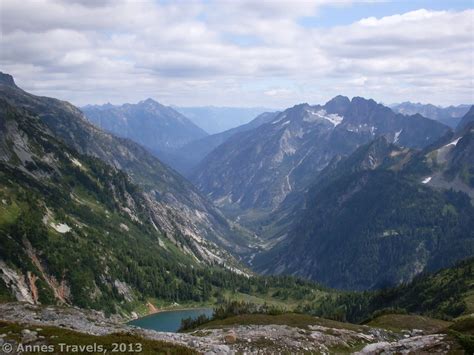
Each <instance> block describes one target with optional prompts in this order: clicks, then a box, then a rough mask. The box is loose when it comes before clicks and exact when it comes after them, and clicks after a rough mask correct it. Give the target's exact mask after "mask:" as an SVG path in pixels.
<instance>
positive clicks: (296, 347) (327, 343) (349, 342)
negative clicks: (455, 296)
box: [0, 303, 474, 354]
mask: <svg viewBox="0 0 474 355" xmlns="http://www.w3.org/2000/svg"><path fill="white" fill-rule="evenodd" d="M466 319H467V321H466ZM472 323H474V322H473V321H472V317H471V318H465V319H464V320H463V321H462V322H461V323H459V324H458V323H455V324H454V325H453V324H452V323H450V322H443V321H439V320H433V319H430V318H427V317H420V316H409V315H385V316H381V317H379V318H377V319H375V320H373V321H372V322H370V323H369V324H367V325H355V324H350V323H341V322H336V321H331V320H326V319H322V318H317V317H312V316H308V315H303V314H294V313H286V314H280V315H275V316H272V315H263V314H252V315H240V316H235V317H230V318H226V319H224V320H217V321H212V322H209V323H207V324H204V325H202V326H201V327H199V328H198V329H195V330H192V331H191V332H189V333H165V332H156V331H151V330H145V329H139V328H135V327H130V326H127V325H124V324H123V323H122V322H121V319H120V318H118V317H117V318H106V317H105V316H104V315H103V314H102V313H101V312H97V311H90V310H81V309H79V308H64V307H58V306H37V305H29V304H24V303H6V304H0V346H4V345H5V344H7V343H8V344H11V346H12V347H13V349H17V347H18V346H19V344H22V345H23V346H25V345H30V346H33V345H36V346H41V345H43V346H53V347H54V349H55V352H60V349H59V348H58V346H59V344H69V345H82V346H86V345H92V346H94V344H96V345H95V346H96V347H98V346H99V345H100V346H102V347H103V349H104V350H108V352H112V350H113V347H114V345H113V343H115V344H126V345H122V346H127V350H126V351H122V353H123V352H127V353H132V352H134V350H135V351H136V350H137V349H141V350H142V351H141V353H148V354H155V353H161V352H162V353H175V354H193V353H206V354H228V353H230V354H234V353H269V352H270V353H272V352H273V353H354V352H356V353H357V352H359V353H370V354H373V353H376V354H380V353H402V352H410V353H420V352H430V353H431V352H440V353H460V354H462V353H464V351H463V350H462V346H461V344H460V343H459V340H458V339H461V338H462V336H461V337H460V336H459V335H460V334H472V331H473V329H472V328H473V327H472ZM410 325H413V327H416V328H414V329H413V327H411V326H410ZM456 329H457V330H456ZM456 334H457V335H456ZM137 344H141V345H137ZM63 346H64V345H63ZM115 346H117V345H115ZM129 347H130V348H129ZM7 348H8V347H7ZM3 349H5V348H3ZM33 349H34V348H33ZM71 349H72V352H76V353H79V352H81V351H74V348H71ZM130 349H131V350H130ZM76 350H77V349H76ZM98 352H100V349H99V351H98ZM102 352H103V351H102ZM119 353H120V349H119Z"/></svg>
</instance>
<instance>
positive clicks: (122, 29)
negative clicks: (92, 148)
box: [0, 0, 474, 108]
mask: <svg viewBox="0 0 474 355" xmlns="http://www.w3.org/2000/svg"><path fill="white" fill-rule="evenodd" d="M0 16H1V17H0V27H1V37H0V71H3V72H6V73H9V74H12V75H13V76H14V77H15V81H16V83H17V85H19V86H20V87H22V88H23V89H25V90H27V91H30V92H32V93H35V94H38V95H44V96H52V97H57V98H60V99H64V100H67V101H70V102H72V103H73V104H76V105H79V106H83V105H86V104H102V103H106V102H111V103H113V104H121V103H125V102H138V101H140V100H143V99H145V98H148V97H151V98H153V99H155V100H157V101H160V102H162V103H164V104H168V105H171V104H174V105H179V106H206V105H214V106H241V107H252V106H261V107H262V106H263V107H272V108H285V107H289V106H293V105H295V104H297V103H302V102H307V103H310V104H319V103H324V102H326V101H328V100H329V99H330V98H332V97H334V96H336V95H339V94H341V95H345V96H349V97H353V96H363V97H366V98H373V99H375V100H376V101H378V102H382V103H386V104H390V103H395V102H403V101H413V102H422V103H433V104H436V105H442V106H447V105H452V104H454V105H456V104H461V103H466V104H471V103H473V102H474V0H471V1H456V0H450V1H440V0H437V1H433V0H432V1H425V0H412V1H411V0H405V1H377V0H372V1H351V0H338V1H333V0H331V1H329V0H315V1H310V0H307V1H299V0H293V1H290V0H288V1H276V0H274V1H268V0H260V1H258V0H220V1H217V0H202V1H191V0H188V1H171V0H124V1H121V0H118V1H117V0H68V1H65V0H22V1H18V0H1V2H0Z"/></svg>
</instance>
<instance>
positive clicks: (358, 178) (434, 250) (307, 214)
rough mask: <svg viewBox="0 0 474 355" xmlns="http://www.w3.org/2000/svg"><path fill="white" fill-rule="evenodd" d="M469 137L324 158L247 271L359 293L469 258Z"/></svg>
mask: <svg viewBox="0 0 474 355" xmlns="http://www.w3.org/2000/svg"><path fill="white" fill-rule="evenodd" d="M472 134H473V131H472V130H470V129H469V130H465V131H464V132H463V134H462V135H460V136H457V135H453V134H452V133H451V134H448V135H447V136H446V137H445V138H443V139H442V140H441V141H440V142H439V143H436V144H433V145H431V146H430V147H428V148H426V149H424V150H422V151H414V150H409V149H403V148H400V147H398V146H396V145H393V144H391V143H390V142H389V141H387V140H386V139H385V138H384V137H381V138H378V139H376V140H375V141H374V142H372V143H370V144H368V145H366V146H362V147H361V148H359V149H358V150H356V152H354V153H353V154H352V155H351V156H349V157H348V158H346V159H342V160H339V161H337V160H334V161H333V162H332V163H331V164H330V165H329V166H328V167H327V168H326V169H325V170H323V171H322V172H321V173H320V174H319V175H318V176H317V177H316V178H315V180H314V182H313V184H312V186H311V188H310V189H309V190H308V192H307V193H303V194H300V195H299V196H298V197H297V198H295V197H294V196H292V199H290V198H289V199H288V200H287V201H285V203H284V204H282V205H283V206H285V207H286V210H283V211H276V212H275V216H276V217H279V219H278V218H275V220H273V221H272V223H270V227H268V228H270V229H271V231H272V233H271V234H270V235H272V237H271V238H270V242H271V243H270V242H269V247H270V250H269V251H267V252H264V253H263V254H261V255H257V256H256V257H255V259H254V260H253V265H254V266H255V267H256V268H257V269H258V270H260V271H263V272H266V273H289V274H296V275H300V276H303V277H306V278H310V279H313V280H317V281H319V282H322V283H323V284H326V285H330V286H332V287H339V288H353V289H369V288H381V287H386V286H389V285H396V284H399V283H403V282H407V281H409V280H411V279H412V278H413V277H414V276H416V275H417V274H419V273H421V272H423V271H434V270H437V269H439V268H442V267H446V266H449V265H451V264H452V263H454V262H456V261H458V260H462V259H464V258H467V257H470V256H472V255H473V254H474V234H473V232H472V231H473V230H474V225H473V221H474V219H473V218H472V217H473V216H474V208H473V205H472V203H471V198H469V195H472V171H471V170H472V167H473V161H472V156H473V146H472ZM288 216H290V217H288Z"/></svg>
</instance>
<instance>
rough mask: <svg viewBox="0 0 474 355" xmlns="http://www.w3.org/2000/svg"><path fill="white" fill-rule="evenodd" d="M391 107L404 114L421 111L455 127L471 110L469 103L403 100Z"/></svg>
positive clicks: (426, 115)
mask: <svg viewBox="0 0 474 355" xmlns="http://www.w3.org/2000/svg"><path fill="white" fill-rule="evenodd" d="M390 108H391V109H392V110H393V111H395V112H398V113H401V114H404V115H415V114H417V113H419V114H420V115H422V116H423V117H428V118H431V119H433V120H436V121H439V122H441V123H443V124H445V125H447V126H449V127H451V128H453V129H454V128H456V126H457V125H458V123H459V121H460V120H461V117H462V116H464V115H465V114H466V112H467V111H468V110H469V105H458V106H448V107H440V106H435V105H432V104H420V103H413V102H402V103H401V104H393V105H390Z"/></svg>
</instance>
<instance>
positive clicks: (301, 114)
mask: <svg viewBox="0 0 474 355" xmlns="http://www.w3.org/2000/svg"><path fill="white" fill-rule="evenodd" d="M449 131H450V129H449V127H447V126H445V125H443V124H441V123H439V122H437V121H434V120H431V119H427V118H425V117H422V116H421V115H419V114H417V115H413V116H404V115H401V114H396V113H394V112H393V111H392V110H391V109H390V108H388V107H385V106H383V105H381V104H377V103H376V102H375V101H374V100H367V99H364V98H360V97H355V98H353V99H352V100H349V98H347V97H343V96H337V97H335V98H334V99H332V100H330V101H329V102H327V103H326V104H325V105H323V106H321V105H315V106H310V105H308V104H300V105H296V106H294V107H292V108H289V109H287V110H285V111H283V112H281V113H279V114H278V115H277V116H276V117H275V118H274V119H273V120H272V121H271V122H268V123H265V124H263V125H261V126H259V127H258V128H256V129H253V130H250V131H247V132H243V133H240V134H239V135H238V136H233V137H231V138H230V139H229V140H227V141H226V142H225V143H223V144H221V145H220V146H218V147H217V148H216V149H214V150H213V151H212V152H211V153H209V154H208V155H207V156H206V158H205V159H204V160H203V161H202V162H201V163H200V164H199V166H198V167H197V168H196V170H195V172H194V173H193V175H192V180H193V181H194V182H195V184H196V185H197V186H198V187H199V188H200V189H201V191H203V192H204V193H206V194H207V195H208V196H209V197H210V198H212V199H213V200H214V201H215V202H216V203H217V204H218V205H219V206H224V207H226V206H227V207H229V208H232V209H234V210H235V208H237V209H240V210H243V211H245V210H249V209H254V208H257V209H273V208H275V207H276V206H278V205H279V204H280V203H281V202H282V201H283V200H284V199H285V197H286V196H287V195H288V194H289V193H290V192H293V191H294V190H302V189H304V188H305V187H306V186H307V185H308V184H309V183H310V181H311V180H312V178H313V177H314V175H315V174H317V173H318V172H319V171H321V170H322V169H323V168H324V167H326V166H327V165H328V164H329V162H330V161H331V159H333V157H334V156H336V155H347V154H350V153H351V152H353V151H354V150H355V149H356V148H357V147H358V146H360V145H363V144H366V143H367V142H369V141H371V140H373V139H374V138H375V137H377V136H382V135H383V136H386V137H387V138H388V139H389V140H390V141H391V142H394V143H396V144H399V145H401V146H406V147H412V148H423V147H425V146H427V145H429V144H431V143H433V142H435V141H436V140H437V139H439V137H441V136H443V135H444V134H446V133H448V132H449ZM231 206H232V207H231Z"/></svg>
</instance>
